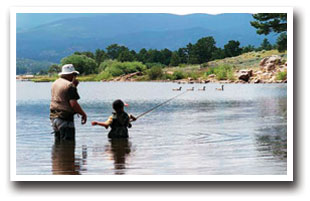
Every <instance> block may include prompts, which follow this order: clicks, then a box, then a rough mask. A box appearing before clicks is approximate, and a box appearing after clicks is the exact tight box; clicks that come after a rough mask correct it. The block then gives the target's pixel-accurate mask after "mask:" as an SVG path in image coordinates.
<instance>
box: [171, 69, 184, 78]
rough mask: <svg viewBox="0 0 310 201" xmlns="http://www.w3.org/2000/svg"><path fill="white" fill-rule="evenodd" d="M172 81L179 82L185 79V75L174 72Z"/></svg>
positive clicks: (180, 72)
mask: <svg viewBox="0 0 310 201" xmlns="http://www.w3.org/2000/svg"><path fill="white" fill-rule="evenodd" d="M172 76H173V80H180V79H183V78H184V77H185V74H184V73H183V72H182V71H175V72H174V73H173V74H172Z"/></svg>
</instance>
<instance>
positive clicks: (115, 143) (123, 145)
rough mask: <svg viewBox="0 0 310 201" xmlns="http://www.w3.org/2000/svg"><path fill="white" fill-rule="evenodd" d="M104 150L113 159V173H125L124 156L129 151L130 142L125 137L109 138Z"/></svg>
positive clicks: (126, 155)
mask: <svg viewBox="0 0 310 201" xmlns="http://www.w3.org/2000/svg"><path fill="white" fill-rule="evenodd" d="M109 142H110V144H109V145H108V146H107V149H106V152H108V154H110V155H111V156H112V158H113V160H114V169H115V174H125V169H126V158H127V157H128V156H129V153H130V152H131V143H130V142H129V141H128V139H127V138H115V139H110V140H109Z"/></svg>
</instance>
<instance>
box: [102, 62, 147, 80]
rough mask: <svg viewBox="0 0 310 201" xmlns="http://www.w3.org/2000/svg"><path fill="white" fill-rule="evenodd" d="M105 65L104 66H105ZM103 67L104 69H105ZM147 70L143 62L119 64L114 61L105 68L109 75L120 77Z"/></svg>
mask: <svg viewBox="0 0 310 201" xmlns="http://www.w3.org/2000/svg"><path fill="white" fill-rule="evenodd" d="M103 65H104V64H103ZM103 65H102V67H104V66H103ZM145 69H146V66H145V65H144V64H142V63H141V62H136V61H135V62H118V61H114V62H112V63H110V65H108V66H106V67H105V70H104V72H106V73H109V74H110V75H112V76H114V77H115V76H120V75H124V74H129V73H134V72H139V71H140V72H141V71H144V70H145Z"/></svg>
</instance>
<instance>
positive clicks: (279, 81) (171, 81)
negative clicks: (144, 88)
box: [16, 79, 287, 85]
mask: <svg viewBox="0 0 310 201" xmlns="http://www.w3.org/2000/svg"><path fill="white" fill-rule="evenodd" d="M55 80H56V79H53V80H42V81H38V80H33V79H16V81H21V82H34V83H44V82H54V81H55ZM79 81H80V82H125V83H126V82H154V83H176V84H180V85H182V84H287V80H276V81H272V82H270V81H269V82H264V81H261V82H258V83H255V82H245V81H242V80H237V81H232V80H220V81H215V80H212V81H200V80H191V81H186V80H143V81H137V80H131V81H130V80H126V81H115V80H100V81H96V80H84V81H83V80H82V81H81V80H79Z"/></svg>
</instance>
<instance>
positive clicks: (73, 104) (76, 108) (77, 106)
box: [70, 99, 87, 124]
mask: <svg viewBox="0 0 310 201" xmlns="http://www.w3.org/2000/svg"><path fill="white" fill-rule="evenodd" d="M70 106H71V107H72V109H73V111H74V112H76V113H78V114H80V115H82V124H85V123H86V121H87V115H86V113H85V112H84V110H83V109H82V108H81V106H80V104H79V103H78V102H77V100H75V99H71V100H70Z"/></svg>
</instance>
